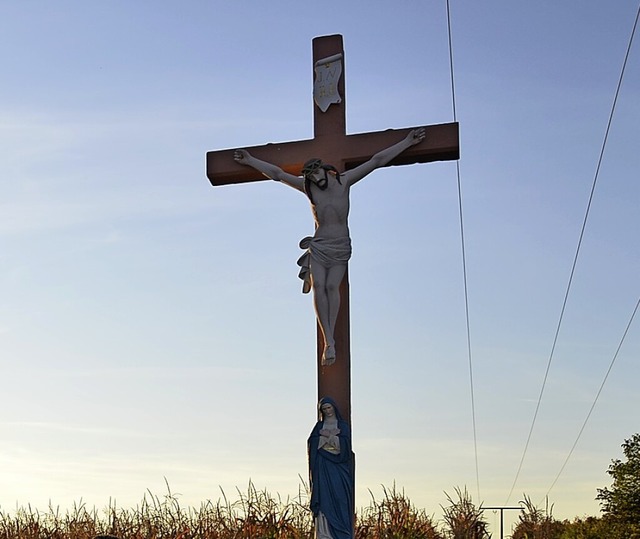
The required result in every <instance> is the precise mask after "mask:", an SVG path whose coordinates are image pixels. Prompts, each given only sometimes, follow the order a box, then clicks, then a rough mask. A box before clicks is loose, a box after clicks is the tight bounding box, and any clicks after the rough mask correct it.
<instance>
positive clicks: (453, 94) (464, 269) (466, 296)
mask: <svg viewBox="0 0 640 539" xmlns="http://www.w3.org/2000/svg"><path fill="white" fill-rule="evenodd" d="M447 33H448V37H449V68H450V73H451V102H452V106H453V121H454V122H457V121H458V116H457V112H456V85H455V77H454V69H453V42H452V38H451V10H450V7H449V0H447ZM456 177H457V180H458V182H457V183H458V214H459V216H460V242H461V245H462V279H463V283H464V311H465V320H466V330H467V356H468V362H469V385H470V391H471V423H472V427H473V450H474V456H475V465H476V488H477V491H478V502H480V501H481V498H480V471H479V466H478V435H477V429H476V405H475V396H474V389H473V361H472V354H471V331H470V323H469V290H468V286H467V257H466V249H465V240H464V219H463V212H462V182H461V181H460V160H459V159H458V160H457V161H456Z"/></svg>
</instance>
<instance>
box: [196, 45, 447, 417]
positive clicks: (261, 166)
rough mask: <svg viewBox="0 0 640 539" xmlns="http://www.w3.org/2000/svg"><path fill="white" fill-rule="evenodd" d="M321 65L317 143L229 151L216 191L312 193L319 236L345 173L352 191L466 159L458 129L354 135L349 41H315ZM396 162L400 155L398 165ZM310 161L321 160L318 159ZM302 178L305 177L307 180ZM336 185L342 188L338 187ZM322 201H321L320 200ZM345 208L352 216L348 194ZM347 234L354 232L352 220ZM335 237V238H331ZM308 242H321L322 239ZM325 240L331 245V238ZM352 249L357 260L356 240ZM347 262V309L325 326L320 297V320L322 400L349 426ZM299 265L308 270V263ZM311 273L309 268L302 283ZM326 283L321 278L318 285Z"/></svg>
mask: <svg viewBox="0 0 640 539" xmlns="http://www.w3.org/2000/svg"><path fill="white" fill-rule="evenodd" d="M313 64H314V92H313V96H314V102H315V104H314V107H313V110H314V137H313V138H312V139H307V140H301V141H296V142H284V143H272V144H265V145H262V146H254V147H250V148H246V149H244V150H234V149H229V150H219V151H212V152H208V153H207V177H208V178H209V180H210V182H211V184H212V185H214V186H219V185H229V184H236V183H244V182H254V181H262V180H265V179H267V177H269V178H272V179H277V180H280V181H283V182H284V183H288V184H289V185H291V186H292V187H295V188H298V189H299V190H301V191H304V192H306V194H307V195H308V196H309V198H310V199H311V204H312V209H313V211H314V217H316V226H317V228H316V231H318V225H319V224H320V225H322V219H321V215H319V213H318V212H319V211H320V212H321V211H322V208H323V207H324V206H322V204H323V202H322V200H323V198H322V197H328V196H329V194H328V193H331V192H332V191H331V190H332V189H334V186H335V189H338V187H337V185H338V183H340V185H341V186H342V188H344V187H346V188H348V187H349V185H343V182H340V181H339V180H340V174H342V178H343V180H344V181H345V184H348V183H349V182H352V183H355V181H358V180H359V179H360V177H361V176H362V175H363V174H368V173H369V172H370V171H371V170H373V168H377V167H379V166H391V165H407V164H412V163H427V162H432V161H444V160H455V159H458V157H459V144H458V124H457V123H447V124H439V125H431V126H426V127H419V128H405V129H395V130H394V129H388V130H386V131H377V132H370V133H362V134H353V135H347V133H346V115H345V110H346V99H345V82H344V48H343V41H342V36H341V35H331V36H321V37H317V38H315V39H314V40H313ZM385 152H386V153H385ZM389 152H391V153H389ZM389 155H392V157H391V158H390V159H389ZM380 156H382V158H380ZM310 158H316V159H311V160H310ZM372 158H374V159H378V161H376V163H375V166H374V165H371V162H372ZM326 164H330V165H331V166H327V165H326ZM246 165H249V166H246ZM372 167H373V168H372ZM303 169H304V171H303ZM301 174H303V177H302V178H301V177H300V175H301ZM329 178H330V179H329ZM336 180H337V181H338V183H334V182H336ZM322 182H324V187H323V183H322ZM327 182H330V188H329V189H327V187H326V185H327ZM325 189H326V191H325ZM314 197H316V200H315V201H314ZM333 203H334V204H333V206H331V204H330V205H329V206H330V208H329V209H330V210H331V211H333V210H334V209H335V200H334V201H333ZM339 203H341V202H339ZM345 203H346V204H347V206H346V211H347V212H348V191H347V195H346V202H345ZM344 228H345V229H346V214H345V216H344ZM347 230H348V229H347ZM329 236H331V234H330V233H329ZM306 239H309V240H311V243H313V241H314V240H315V239H316V238H306ZM320 239H322V240H326V239H327V238H326V237H323V238H320ZM328 239H329V240H334V239H336V238H333V237H330V238H328ZM305 248H306V247H305ZM332 248H333V246H332ZM336 249H337V250H338V251H341V250H344V249H343V246H342V245H340V246H338V247H336ZM334 250H335V249H334ZM348 250H349V254H350V241H349V246H348ZM310 253H311V260H312V261H311V271H310V273H311V281H313V273H314V271H313V264H314V262H313V260H314V259H313V257H314V256H315V252H314V250H313V245H312V246H311V248H310ZM339 256H342V255H339ZM347 259H348V256H345V258H344V259H341V262H340V264H342V265H343V266H344V272H342V273H341V274H340V275H341V280H340V284H339V287H338V289H339V309H338V310H337V314H336V313H332V315H331V316H327V318H333V319H335V320H333V321H332V322H333V323H331V322H324V324H323V320H322V318H323V317H322V316H321V314H320V311H321V310H322V307H321V306H319V305H318V298H317V297H316V298H315V299H314V301H315V302H316V313H317V315H318V316H317V334H318V339H317V369H318V399H320V398H322V397H328V398H330V399H332V401H333V402H335V403H336V405H337V408H338V409H339V410H340V412H341V413H342V417H343V418H344V420H345V421H346V422H347V423H350V418H351V389H350V388H351V363H350V338H349V331H350V330H349V278H348V271H347V268H346V264H347V262H346V260H347ZM299 264H301V265H303V263H301V262H300V261H299ZM306 269H308V268H306ZM304 271H305V267H304V265H303V269H302V271H301V277H302V276H303V275H302V273H303V272H304ZM319 277H320V276H319V275H318V276H317V278H316V280H318V278H319ZM324 277H325V276H323V279H324ZM327 279H329V278H327ZM314 294H315V289H314ZM329 310H330V308H329ZM326 326H332V327H331V330H332V331H331V333H333V335H327V334H326V333H327V329H326Z"/></svg>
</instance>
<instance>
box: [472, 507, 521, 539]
mask: <svg viewBox="0 0 640 539" xmlns="http://www.w3.org/2000/svg"><path fill="white" fill-rule="evenodd" d="M485 509H492V510H494V511H495V510H499V511H500V539H504V512H505V511H509V510H513V511H520V510H521V509H522V507H504V506H503V507H482V506H480V510H482V511H484V510H485Z"/></svg>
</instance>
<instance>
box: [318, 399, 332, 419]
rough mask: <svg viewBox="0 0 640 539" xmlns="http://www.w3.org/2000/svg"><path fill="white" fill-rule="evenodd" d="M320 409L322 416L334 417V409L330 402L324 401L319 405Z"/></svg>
mask: <svg viewBox="0 0 640 539" xmlns="http://www.w3.org/2000/svg"><path fill="white" fill-rule="evenodd" d="M320 411H321V412H322V417H323V418H327V417H335V415H336V411H335V408H334V407H333V405H332V404H330V403H328V402H326V403H324V404H323V405H322V406H320Z"/></svg>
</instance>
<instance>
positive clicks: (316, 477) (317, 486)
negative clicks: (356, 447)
mask: <svg viewBox="0 0 640 539" xmlns="http://www.w3.org/2000/svg"><path fill="white" fill-rule="evenodd" d="M326 403H329V404H331V405H333V408H334V410H335V412H336V418H337V419H338V428H339V429H340V434H339V435H338V439H339V440H340V454H333V453H330V452H329V451H326V450H324V449H318V441H319V438H320V429H322V425H323V421H322V414H321V413H320V417H319V421H318V422H317V423H316V425H315V427H313V430H312V431H311V435H310V436H309V440H308V442H307V451H308V455H309V482H310V486H311V511H312V512H313V515H314V517H317V516H318V513H319V512H322V514H323V515H324V516H325V517H326V519H327V522H328V524H329V529H330V531H331V537H332V538H333V539H353V537H354V522H353V519H354V514H355V500H354V489H355V469H354V468H355V466H354V464H355V456H354V454H353V451H352V449H351V428H350V427H349V424H348V423H347V422H346V421H344V420H343V419H342V416H341V415H340V411H339V410H338V408H337V406H336V403H335V402H334V401H333V400H332V399H330V398H328V397H324V398H322V399H321V400H320V402H319V403H318V410H320V407H321V406H322V405H323V404H326Z"/></svg>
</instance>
